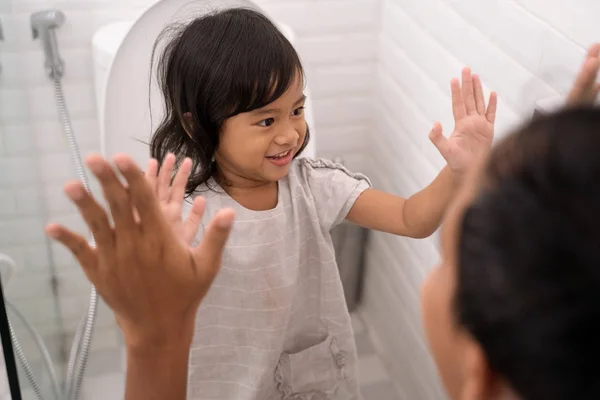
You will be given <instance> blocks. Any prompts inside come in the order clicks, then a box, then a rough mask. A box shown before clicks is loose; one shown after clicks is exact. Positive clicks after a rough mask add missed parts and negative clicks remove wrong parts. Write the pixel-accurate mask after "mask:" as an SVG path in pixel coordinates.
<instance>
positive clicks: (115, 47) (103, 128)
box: [92, 21, 316, 166]
mask: <svg viewBox="0 0 600 400" xmlns="http://www.w3.org/2000/svg"><path fill="white" fill-rule="evenodd" d="M134 23H135V21H130V22H117V23H112V24H110V25H106V26H104V27H102V28H100V29H99V30H98V31H97V32H96V33H95V35H94V36H93V39H92V54H93V65H94V86H95V92H96V107H97V115H98V123H99V131H100V146H101V153H102V154H103V155H104V156H105V157H110V156H112V155H113V154H115V153H117V152H125V153H128V154H130V155H131V156H132V157H133V158H134V159H135V160H136V161H137V162H138V164H140V165H141V166H145V164H146V161H147V159H148V157H149V151H148V148H147V146H146V145H144V144H142V143H141V142H140V140H141V141H144V142H145V141H147V140H148V139H149V134H148V135H146V136H145V137H143V138H141V139H139V140H137V138H136V137H135V135H131V133H132V132H120V127H121V126H123V127H124V128H123V130H127V131H128V130H130V129H131V126H132V123H131V121H130V120H129V119H130V118H131V119H135V118H138V119H143V120H149V116H150V112H149V106H148V104H149V103H148V91H138V93H139V96H135V95H133V97H132V94H131V93H129V92H128V96H129V97H128V100H129V102H130V103H129V104H131V102H139V103H137V104H142V105H146V108H148V110H147V115H131V116H129V115H128V116H125V115H124V114H121V115H120V116H115V115H110V114H111V112H110V111H109V112H108V114H107V109H109V110H110V107H107V101H110V100H107V89H108V88H109V87H110V88H111V90H113V96H114V91H115V90H118V91H120V92H122V93H124V92H125V91H127V90H128V88H127V80H126V79H123V74H122V73H120V74H117V75H119V79H118V82H115V81H114V78H113V76H114V75H115V74H114V73H113V70H112V69H113V66H114V64H115V63H114V61H115V57H119V56H122V54H123V52H120V53H119V48H120V47H121V44H122V43H123V41H124V40H125V39H126V37H127V36H128V34H129V32H130V31H131V30H132V27H133V26H134ZM278 28H279V29H280V30H281V32H282V33H283V34H284V35H285V36H286V37H287V38H288V40H289V41H290V42H291V43H292V44H294V32H293V31H292V30H291V29H290V28H289V27H288V26H286V25H281V24H278ZM149 40H151V39H149ZM153 42H154V40H153V39H152V43H153ZM126 65H127V63H123V62H120V63H119V64H118V67H119V68H126ZM132 68H133V69H135V68H136V67H134V66H132ZM153 79H155V78H154V77H153ZM110 85H113V86H112V87H111V86H110ZM115 86H117V87H115ZM305 93H306V95H307V101H306V105H305V118H306V121H307V123H308V125H309V127H310V131H311V141H310V143H309V145H308V146H307V148H306V149H305V151H304V152H303V153H302V156H303V157H311V158H314V157H315V141H316V134H315V132H316V128H315V126H314V117H313V109H312V103H311V99H310V89H309V86H308V85H306V89H305ZM113 98H114V97H113ZM150 104H152V127H154V126H155V125H156V124H157V123H158V122H159V121H160V115H158V116H157V115H156V114H159V113H160V112H156V111H157V109H155V107H158V110H160V109H161V108H162V107H159V106H160V105H161V104H162V99H161V95H160V93H158V92H157V91H156V90H154V91H151V92H150ZM113 108H114V105H113ZM138 108H139V107H138ZM138 113H139V112H138ZM119 118H123V119H125V118H127V120H123V121H119V120H118V119H119ZM148 125H149V122H148ZM144 130H146V129H144ZM111 134H112V135H114V137H113V136H110V135H111ZM117 135H118V136H117Z"/></svg>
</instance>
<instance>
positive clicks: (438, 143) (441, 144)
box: [429, 122, 448, 159]
mask: <svg viewBox="0 0 600 400" xmlns="http://www.w3.org/2000/svg"><path fill="white" fill-rule="evenodd" d="M429 140H431V143H433V145H434V146H435V148H436V149H438V151H439V152H440V154H441V155H442V157H444V159H446V155H447V148H448V139H447V138H446V137H445V136H444V135H443V134H442V125H441V124H440V123H439V122H436V123H435V124H434V125H433V128H431V132H429Z"/></svg>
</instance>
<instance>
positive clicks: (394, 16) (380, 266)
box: [363, 0, 600, 400]
mask: <svg viewBox="0 0 600 400" xmlns="http://www.w3.org/2000/svg"><path fill="white" fill-rule="evenodd" d="M599 14H600V3H598V2H597V1H595V0H572V1H570V2H568V3H567V2H564V1H560V0H515V1H509V0H486V1H481V0H455V1H449V0H448V1H443V0H420V1H416V0H383V1H382V10H381V16H382V21H381V23H382V28H381V34H380V36H379V39H378V57H379V62H378V66H377V84H376V85H377V88H376V90H377V94H376V106H375V112H374V118H373V123H374V129H375V132H376V135H372V136H370V140H369V143H370V145H371V157H370V159H369V161H368V162H367V163H366V165H368V166H369V167H368V170H367V172H369V173H370V176H371V177H372V179H373V181H374V184H375V185H376V186H377V187H378V188H380V189H384V190H389V191H392V192H395V193H399V194H402V195H406V196H408V195H410V194H412V193H414V192H415V191H417V190H419V189H420V188H422V187H424V186H425V185H426V184H428V183H429V182H430V181H431V180H432V179H433V178H434V177H435V175H436V173H437V171H439V170H440V168H441V167H442V166H443V164H444V163H443V160H442V159H441V157H440V156H439V155H438V154H437V151H436V149H435V148H434V147H433V145H431V144H430V143H429V141H428V138H427V135H428V133H429V130H430V129H431V126H432V124H433V122H434V121H436V120H438V121H441V122H442V123H443V126H444V128H445V133H446V134H450V133H451V131H452V128H453V123H452V115H451V110H450V96H449V95H450V90H449V82H450V79H451V78H452V77H454V76H459V74H460V70H461V68H462V67H463V66H464V65H468V66H470V67H471V68H472V69H473V70H474V71H475V72H477V73H479V74H480V75H481V77H482V79H483V82H484V84H485V85H487V86H489V87H490V88H493V89H494V90H496V91H497V92H498V93H499V98H500V104H499V109H498V121H497V125H498V136H502V134H504V133H506V131H507V130H508V129H510V127H511V126H514V124H515V123H518V122H519V121H520V120H522V119H523V118H528V117H530V116H531V113H532V111H533V103H534V102H535V101H536V100H537V99H540V98H544V97H547V96H555V95H557V94H564V93H565V91H566V90H567V89H568V87H569V85H570V84H571V82H572V79H573V77H574V74H575V72H576V71H577V69H578V68H579V65H580V63H581V61H582V57H583V55H584V48H585V47H587V46H588V45H589V44H591V43H592V42H594V41H598V40H600V28H599V26H598V15H599ZM371 239H372V240H371V243H370V245H369V249H368V263H367V264H368V265H367V275H366V287H365V293H364V294H365V297H364V300H365V302H364V304H363V315H364V316H365V317H366V319H367V322H369V324H370V328H371V329H372V330H373V331H375V332H376V334H377V336H378V343H379V346H380V348H384V349H385V354H386V355H387V360H388V362H389V364H390V366H391V371H392V375H393V378H394V379H395V380H396V382H397V383H398V387H399V390H400V391H401V394H402V398H406V399H419V400H439V399H442V398H444V396H443V394H442V392H441V390H440V387H439V385H438V384H437V378H436V375H435V371H434V368H433V365H432V363H431V360H430V357H429V355H428V352H427V349H426V344H425V342H424V340H423V335H422V329H421V321H420V317H419V304H418V302H419V286H420V284H421V282H422V280H423V278H424V276H425V274H426V273H427V272H428V271H429V270H430V269H431V267H432V266H433V265H435V264H436V263H437V262H438V257H439V255H438V247H437V245H438V242H437V240H438V239H437V238H436V237H434V238H431V239H428V240H411V239H400V238H395V237H392V236H390V235H383V234H374V235H373V236H372V237H371ZM432 382H433V383H435V384H433V385H432Z"/></svg>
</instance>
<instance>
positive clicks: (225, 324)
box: [188, 159, 370, 400]
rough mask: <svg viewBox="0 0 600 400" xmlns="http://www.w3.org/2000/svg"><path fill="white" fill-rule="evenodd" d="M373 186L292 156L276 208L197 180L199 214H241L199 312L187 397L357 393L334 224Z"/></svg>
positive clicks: (316, 399)
mask: <svg viewBox="0 0 600 400" xmlns="http://www.w3.org/2000/svg"><path fill="white" fill-rule="evenodd" d="M211 187H213V188H214V187H216V185H213V186H211ZM369 187H370V182H369V181H368V179H367V178H366V177H364V176H363V175H360V174H352V173H350V172H348V171H347V170H346V169H345V168H344V167H342V166H341V165H338V164H334V163H332V162H329V161H325V160H310V159H296V160H294V161H293V162H292V165H291V168H290V172H289V175H288V176H287V177H285V178H284V179H282V180H281V181H280V182H279V192H278V193H279V194H278V203H277V206H276V207H275V208H274V209H271V210H267V211H251V210H248V209H246V208H244V207H242V206H241V205H240V204H238V203H237V202H236V201H235V200H233V199H232V198H231V197H229V196H228V195H227V194H226V193H224V192H222V191H219V192H215V191H211V190H207V189H206V188H205V187H201V188H199V191H198V192H197V193H198V195H202V196H204V197H205V198H206V203H207V208H206V212H205V217H204V221H203V223H206V222H207V221H209V220H210V219H211V218H212V216H213V215H214V214H215V213H216V212H217V211H218V210H220V209H221V208H224V207H230V208H234V209H235V210H236V220H235V223H234V227H233V231H232V234H231V237H230V239H229V241H228V244H227V247H226V249H225V252H224V256H223V263H222V268H221V270H220V272H219V274H218V275H217V277H216V279H215V281H214V284H213V285H212V287H211V289H210V291H209V293H208V294H207V296H206V298H205V299H204V301H203V302H202V304H201V306H200V309H199V312H198V316H197V321H196V332H195V337H194V341H193V344H192V349H191V353H190V375H189V387H188V399H190V400H209V399H211V400H270V399H273V400H275V399H276V400H325V399H327V400H356V399H360V395H359V390H358V382H357V376H356V375H357V371H356V369H357V365H356V362H357V356H356V348H355V343H354V335H353V332H352V327H351V324H350V315H349V313H348V309H347V307H346V303H345V299H344V293H343V288H342V283H341V280H340V275H339V271H338V267H337V264H336V261H335V253H334V248H333V244H332V240H331V236H330V233H329V232H330V230H331V229H332V228H333V227H334V226H335V225H337V224H339V223H340V222H342V221H343V220H344V219H345V217H346V215H347V214H348V212H349V210H350V209H351V207H352V205H353V204H354V202H355V201H356V199H357V198H358V196H359V195H360V194H361V193H362V192H363V191H364V190H365V189H367V188H369ZM188 212H189V208H188ZM199 236H201V234H200V235H199Z"/></svg>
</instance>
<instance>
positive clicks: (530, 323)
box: [454, 109, 600, 400]
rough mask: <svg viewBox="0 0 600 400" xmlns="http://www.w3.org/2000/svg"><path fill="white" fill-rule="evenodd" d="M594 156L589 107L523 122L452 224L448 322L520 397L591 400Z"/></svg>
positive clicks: (598, 192)
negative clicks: (457, 229)
mask: <svg viewBox="0 0 600 400" xmlns="http://www.w3.org/2000/svg"><path fill="white" fill-rule="evenodd" d="M599 149H600V110H597V109H575V110H565V111H562V112H560V113H558V114H555V115H551V116H547V117H543V118H539V119H536V120H534V121H533V122H531V123H530V124H528V125H526V126H525V127H523V128H522V129H521V130H520V131H519V132H518V133H516V134H514V135H511V136H509V137H508V138H506V139H505V140H504V141H503V142H502V143H501V144H500V145H499V146H497V147H496V148H495V149H494V150H493V152H492V155H491V158H490V160H489V163H488V165H487V170H486V171H485V176H484V183H483V185H484V187H483V188H482V189H481V191H480V192H479V193H478V196H477V197H476V199H475V201H474V202H473V203H472V204H471V205H470V207H468V208H467V210H466V212H465V215H464V219H463V221H462V227H461V237H460V240H459V257H458V258H459V259H458V286H457V293H456V297H455V299H454V300H455V307H456V312H457V319H458V322H459V324H461V325H462V326H463V327H465V328H466V329H467V330H468V331H469V332H470V334H471V335H472V336H473V337H474V338H475V339H476V340H477V341H478V342H479V343H480V344H481V346H482V348H483V350H484V351H485V354H486V356H487V358H488V361H489V363H490V367H491V368H492V370H493V371H494V372H495V373H496V374H498V375H499V376H500V377H502V378H503V379H505V380H506V381H507V382H508V383H509V384H510V385H512V388H513V390H514V391H515V392H516V393H517V395H518V396H519V398H522V399H524V400H573V399H578V400H583V399H586V400H591V399H600V156H599Z"/></svg>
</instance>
